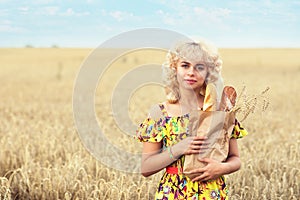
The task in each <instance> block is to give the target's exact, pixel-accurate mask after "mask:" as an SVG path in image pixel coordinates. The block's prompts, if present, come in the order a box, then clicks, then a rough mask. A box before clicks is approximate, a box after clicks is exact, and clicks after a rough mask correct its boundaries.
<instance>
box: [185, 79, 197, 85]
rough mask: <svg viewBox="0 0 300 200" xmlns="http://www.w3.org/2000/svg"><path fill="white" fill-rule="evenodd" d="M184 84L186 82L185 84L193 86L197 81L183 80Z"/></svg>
mask: <svg viewBox="0 0 300 200" xmlns="http://www.w3.org/2000/svg"><path fill="white" fill-rule="evenodd" d="M185 82H186V83H187V84H194V83H196V82H197V81H196V80H193V79H185Z"/></svg>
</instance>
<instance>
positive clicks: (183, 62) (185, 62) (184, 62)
mask: <svg viewBox="0 0 300 200" xmlns="http://www.w3.org/2000/svg"><path fill="white" fill-rule="evenodd" d="M181 64H188V65H189V64H191V63H189V62H187V61H181Z"/></svg>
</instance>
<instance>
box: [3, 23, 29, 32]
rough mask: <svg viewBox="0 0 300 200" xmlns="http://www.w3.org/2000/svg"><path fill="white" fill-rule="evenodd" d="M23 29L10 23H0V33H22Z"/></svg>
mask: <svg viewBox="0 0 300 200" xmlns="http://www.w3.org/2000/svg"><path fill="white" fill-rule="evenodd" d="M22 32H25V29H24V28H22V27H17V26H13V25H12V24H0V33H22Z"/></svg>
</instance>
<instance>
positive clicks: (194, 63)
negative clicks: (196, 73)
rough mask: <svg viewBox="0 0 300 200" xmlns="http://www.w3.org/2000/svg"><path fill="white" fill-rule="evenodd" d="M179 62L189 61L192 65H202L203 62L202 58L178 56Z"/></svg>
mask: <svg viewBox="0 0 300 200" xmlns="http://www.w3.org/2000/svg"><path fill="white" fill-rule="evenodd" d="M179 63H189V64H192V65H204V64H205V62H204V60H203V59H197V58H196V59H194V58H191V59H188V58H180V59H179Z"/></svg>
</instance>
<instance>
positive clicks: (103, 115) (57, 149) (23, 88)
mask: <svg viewBox="0 0 300 200" xmlns="http://www.w3.org/2000/svg"><path fill="white" fill-rule="evenodd" d="M109 51H110V50H103V54H102V56H104V57H105V56H106V55H108V53H109ZM90 52H91V50H90V49H59V48H58V49H55V48H54V49H0V61H1V67H0V81H1V89H0V96H1V101H0V116H1V120H0V134H1V137H0V146H1V149H0V199H66V200H68V199H153V196H154V192H155V188H156V185H157V182H158V180H159V178H160V176H161V173H158V174H156V175H154V176H152V177H150V178H144V177H142V176H141V175H139V174H133V173H125V172H121V171H117V170H115V169H112V168H108V167H106V166H105V165H103V164H102V163H101V162H99V161H97V160H96V159H95V158H94V157H93V156H92V155H90V154H89V153H88V152H87V150H86V149H85V148H84V147H83V145H82V143H81V141H80V139H79V137H78V133H77V131H76V128H75V125H74V119H73V113H72V93H73V87H74V82H75V79H76V74H77V72H78V70H79V68H80V65H81V63H82V62H83V60H84V58H86V56H87V55H88V54H89V53H90ZM299 53H300V50H299V49H221V55H222V58H223V61H224V67H223V76H224V79H225V84H228V85H234V86H236V87H237V88H238V91H242V89H241V87H242V86H243V85H246V87H247V89H248V91H249V94H256V93H258V92H259V91H262V90H264V89H265V88H266V87H267V86H269V87H270V91H268V97H269V99H268V100H265V101H263V102H262V106H263V109H265V108H266V107H268V109H267V110H266V111H265V112H264V113H259V112H256V113H254V114H250V115H249V116H248V118H247V119H246V120H245V121H244V122H243V124H244V126H245V127H246V128H247V129H248V131H249V133H250V134H249V135H248V136H247V137H245V138H244V139H242V140H239V149H240V153H241V159H242V162H243V166H242V169H241V170H240V171H238V172H236V173H234V174H231V175H229V176H227V178H228V183H229V188H230V195H231V199H233V200H235V199H236V200H240V199H247V200H248V199H249V200H250V199H254V200H256V199H284V200H286V199H291V200H296V199H300V169H299V160H300V155H299V152H300V135H299V131H300V125H299V123H298V119H300V106H299V104H298V101H299V99H300V94H299V93H298V90H299V86H298V84H299V81H300V58H299V56H298V55H299ZM99 59H101V57H100V58H99ZM151 61H153V62H155V63H162V62H163V61H164V52H158V51H153V52H151V51H137V52H133V53H130V54H128V55H125V56H123V57H121V58H119V59H118V60H117V61H115V62H114V63H113V65H112V66H111V67H110V69H109V71H107V74H106V76H105V77H104V78H103V79H102V80H100V83H99V87H98V89H97V91H96V99H95V107H96V112H97V117H98V120H99V124H100V125H101V126H102V128H103V129H104V130H106V132H109V133H112V132H113V134H110V135H109V136H108V138H110V139H111V140H112V142H113V141H116V137H117V138H119V142H118V145H119V146H121V147H122V148H124V149H126V150H128V151H132V152H136V151H139V152H140V151H141V149H137V148H136V147H141V144H138V143H137V142H135V141H133V140H132V139H131V138H130V137H126V136H124V134H122V133H120V131H119V130H118V128H117V126H116V125H115V122H114V118H113V113H112V111H111V104H110V100H111V94H112V90H113V89H114V87H115V85H116V84H117V82H118V80H119V79H120V77H122V74H123V73H125V72H126V71H127V70H128V69H132V67H133V66H138V65H141V64H145V63H149V62H151ZM112 82H113V83H112ZM145 91H146V92H145ZM149 94H151V95H149ZM163 94H164V93H163V90H162V89H161V88H160V87H159V86H157V85H153V86H152V85H150V86H149V85H148V86H145V87H143V88H139V89H138V90H137V91H136V92H135V93H134V94H133V95H132V97H131V99H130V101H129V104H130V105H129V112H130V113H129V115H130V118H131V119H132V121H133V122H134V123H136V124H137V123H138V122H140V121H141V120H142V119H143V118H144V117H146V116H147V111H148V109H149V108H150V106H151V105H152V104H154V103H155V102H157V101H163V100H164V97H163ZM268 103H269V104H268ZM250 110H251V108H250ZM120 138H121V139H120ZM99 148H100V147H99ZM114 156H115V159H116V161H118V160H121V156H122V155H114ZM130 162H131V163H130V165H132V167H135V166H136V165H137V162H138V161H137V160H130ZM119 164H120V165H122V164H124V163H119Z"/></svg>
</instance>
